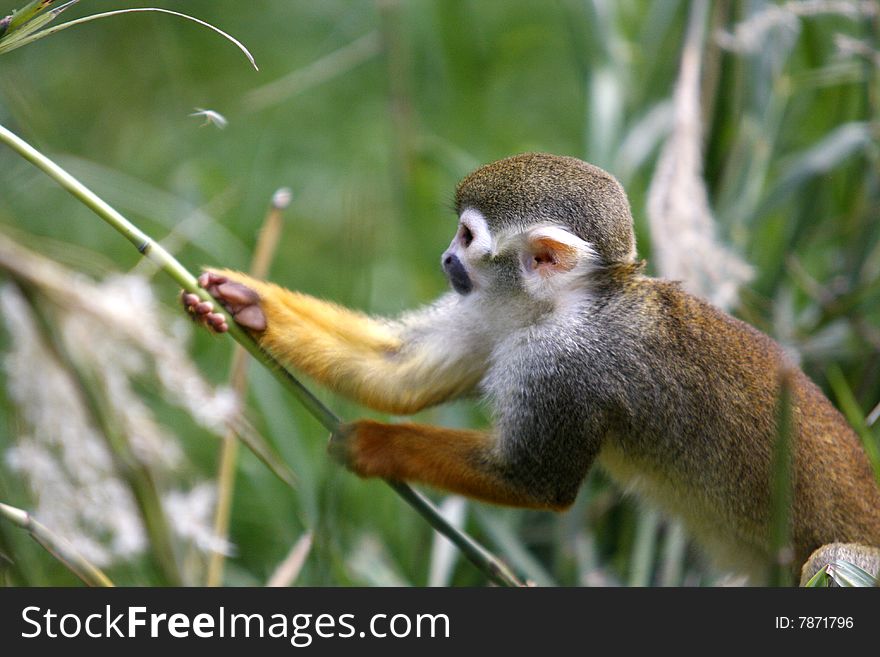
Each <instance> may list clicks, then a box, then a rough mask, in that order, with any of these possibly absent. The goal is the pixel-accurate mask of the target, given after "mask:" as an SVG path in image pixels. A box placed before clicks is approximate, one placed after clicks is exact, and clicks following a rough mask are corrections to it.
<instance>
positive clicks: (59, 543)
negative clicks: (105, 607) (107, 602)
mask: <svg viewBox="0 0 880 657" xmlns="http://www.w3.org/2000/svg"><path fill="white" fill-rule="evenodd" d="M0 518H4V519H6V520H8V521H9V522H11V523H12V524H13V525H16V526H17V527H20V528H22V529H23V530H25V531H26V532H27V533H29V534H30V535H31V538H33V539H34V540H35V541H36V542H37V543H39V544H40V545H41V546H42V547H43V548H44V549H45V550H46V552H48V553H49V554H51V555H52V556H53V557H55V558H56V559H57V560H58V561H60V562H61V563H63V564H64V565H65V566H66V567H67V569H68V570H69V571H70V572H72V573H73V574H74V575H76V576H77V577H79V578H80V579H81V580H82V581H83V582H84V583H85V584H86V585H88V586H105V587H108V586H114V584H113V582H112V581H111V580H110V578H109V577H107V575H105V574H104V572H103V571H102V570H101V569H100V568H98V567H97V566H96V565H94V564H93V563H91V562H90V561H89V560H88V559H86V558H85V557H84V556H82V555H81V554H80V553H79V552H77V551H76V549H75V548H74V547H73V546H72V545H71V544H70V543H69V542H68V541H67V540H65V539H63V538H62V537H60V536H58V535H57V534H56V533H55V532H53V531H52V530H51V529H49V528H48V527H46V525H44V524H43V523H41V522H40V521H39V520H37V519H36V518H34V517H33V516H32V515H31V514H30V513H28V512H27V511H24V510H22V509H19V508H17V507H14V506H9V505H8V504H3V503H0Z"/></svg>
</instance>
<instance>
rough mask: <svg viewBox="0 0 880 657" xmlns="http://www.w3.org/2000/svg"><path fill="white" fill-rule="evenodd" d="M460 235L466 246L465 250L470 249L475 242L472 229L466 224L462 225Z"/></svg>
mask: <svg viewBox="0 0 880 657" xmlns="http://www.w3.org/2000/svg"><path fill="white" fill-rule="evenodd" d="M459 235H460V237H461V243H462V244H464V248H467V247H469V246H470V245H471V242H473V241H474V234H473V233H472V232H471V229H470V228H468V227H467V226H465V225H464V224H462V225H461V230H460V231H459Z"/></svg>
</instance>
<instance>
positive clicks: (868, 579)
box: [808, 561, 877, 587]
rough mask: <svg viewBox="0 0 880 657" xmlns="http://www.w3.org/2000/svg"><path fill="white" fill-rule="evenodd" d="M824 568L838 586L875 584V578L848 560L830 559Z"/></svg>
mask: <svg viewBox="0 0 880 657" xmlns="http://www.w3.org/2000/svg"><path fill="white" fill-rule="evenodd" d="M824 570H827V571H828V576H829V577H831V579H832V580H834V583H835V584H837V585H838V586H845V587H850V586H872V587H873V586H877V578H875V577H874V576H873V575H871V573H869V572H867V571H866V570H863V569H862V568H859V567H858V566H857V565H855V564H853V563H850V562H848V561H832V562H831V563H830V564H828V565H827V566H825V569H824ZM820 572H821V571H820ZM808 583H809V582H808Z"/></svg>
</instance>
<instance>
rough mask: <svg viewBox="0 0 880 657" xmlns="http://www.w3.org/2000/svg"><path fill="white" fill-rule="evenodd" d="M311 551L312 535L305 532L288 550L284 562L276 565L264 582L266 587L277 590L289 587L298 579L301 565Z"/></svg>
mask: <svg viewBox="0 0 880 657" xmlns="http://www.w3.org/2000/svg"><path fill="white" fill-rule="evenodd" d="M311 549H312V533H311V532H306V533H305V534H303V535H302V536H300V538H299V540H298V541H297V542H296V543H294V545H293V547H292V548H290V552H288V553H287V556H286V557H284V561H282V562H281V563H280V564H278V567H277V568H275V571H274V572H273V573H272V576H271V577H270V578H269V580H268V581H267V582H266V586H268V587H273V588H278V587H285V586H291V585H292V584H293V583H294V582H295V581H296V578H297V577H299V574H300V572H301V571H302V567H303V565H305V562H306V559H307V558H308V556H309V551H311Z"/></svg>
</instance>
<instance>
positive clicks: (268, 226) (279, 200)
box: [205, 189, 290, 586]
mask: <svg viewBox="0 0 880 657" xmlns="http://www.w3.org/2000/svg"><path fill="white" fill-rule="evenodd" d="M289 204H290V190H289V189H279V190H278V191H276V192H275V194H273V195H272V203H271V205H270V206H269V212H268V213H267V214H266V218H265V219H264V220H263V227H262V228H261V229H260V236H259V237H258V238H257V246H256V248H255V249H254V257H253V260H252V262H251V268H250V274H251V276H253V277H254V278H266V275H267V274H268V273H269V266H270V265H271V264H272V260H273V258H274V257H275V251H276V247H277V246H278V240H279V239H280V237H281V215H282V213H283V212H284V210H285V209H286V208H287V206H288V205H289ZM246 356H247V353H246V352H245V350H244V349H243V348H242V347H241V345H236V346H235V348H234V349H233V353H232V365H231V367H230V375H229V380H230V384H231V386H232V389H233V390H234V391H235V395H236V397H238V399H241V400H244V398H245V395H246V394H247V364H248V360H247V357H246ZM237 462H238V440H237V436H236V434H235V432H234V431H233V430H232V429H229V430H227V432H226V435H225V436H224V437H223V448H222V450H221V451H220V466H219V467H218V472H217V507H216V508H215V510H214V534H215V536H217V537H219V538H223V539H226V538H227V537H228V535H229V516H230V514H231V512H232V494H233V491H234V489H235V465H236V463H237ZM225 563H226V555H225V554H224V553H223V552H219V551H217V552H212V553H211V558H210V560H209V561H208V573H207V576H206V578H205V585H206V586H220V584H221V582H222V581H223V566H224V564H225Z"/></svg>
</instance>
